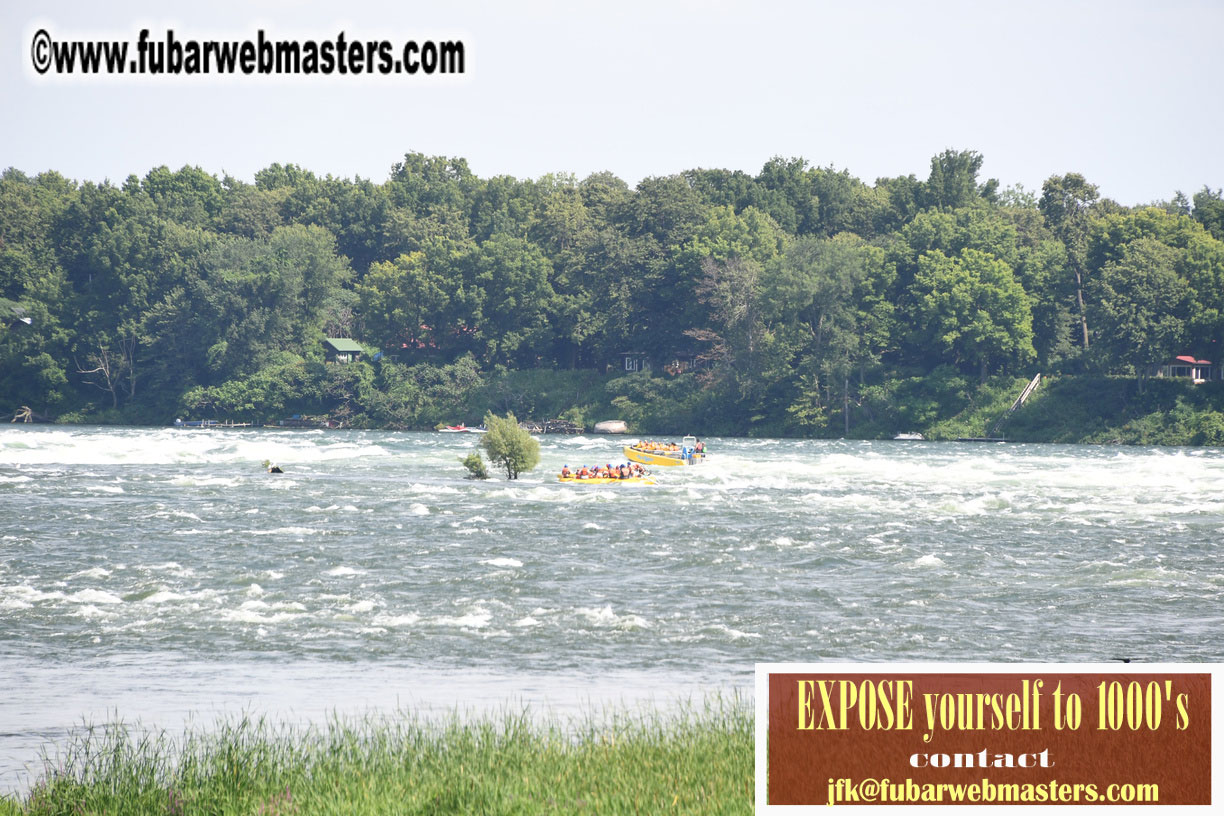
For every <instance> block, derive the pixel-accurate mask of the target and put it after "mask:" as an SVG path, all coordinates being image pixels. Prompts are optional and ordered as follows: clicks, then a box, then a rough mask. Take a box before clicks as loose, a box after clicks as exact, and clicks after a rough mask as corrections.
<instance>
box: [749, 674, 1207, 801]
mask: <svg viewBox="0 0 1224 816" xmlns="http://www.w3.org/2000/svg"><path fill="white" fill-rule="evenodd" d="M767 690H768V709H767V716H768V722H767V736H766V738H767V749H766V768H767V781H766V795H767V799H768V804H769V805H826V804H838V805H842V804H851V805H852V804H863V805H876V804H889V805H896V804H920V805H921V804H926V805H930V804H970V805H982V804H1002V805H1015V804H1098V805H1099V804H1113V803H1117V804H1160V805H1208V804H1211V674H1210V673H1202V674H1199V673H1185V672H1169V673H1160V672H1154V673H1153V672H1146V671H1145V672H1126V671H1123V672H1118V673H1110V672H1101V673H1092V672H1090V673H1066V672H1060V671H1059V670H1058V669H1057V668H1055V670H1054V671H1051V672H1049V673H1045V672H1027V673H1007V674H1002V673H984V672H983V673H978V672H948V673H929V672H910V671H897V672H887V671H884V672H881V671H871V672H861V673H854V672H850V673H847V672H840V671H839V672H830V673H820V672H815V673H769V674H768V675H767Z"/></svg>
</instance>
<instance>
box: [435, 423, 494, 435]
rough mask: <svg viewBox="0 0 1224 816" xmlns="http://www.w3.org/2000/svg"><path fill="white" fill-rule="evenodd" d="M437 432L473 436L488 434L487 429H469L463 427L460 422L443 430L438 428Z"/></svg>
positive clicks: (465, 426)
mask: <svg viewBox="0 0 1224 816" xmlns="http://www.w3.org/2000/svg"><path fill="white" fill-rule="evenodd" d="M438 431H440V432H441V433H475V434H482V433H488V429H487V428H482V427H479V426H478V427H475V428H469V427H468V426H467V425H464V424H463V423H462V422H460V423H459V424H458V425H447V426H446V427H445V428H439V429H438Z"/></svg>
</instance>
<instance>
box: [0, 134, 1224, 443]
mask: <svg viewBox="0 0 1224 816" xmlns="http://www.w3.org/2000/svg"><path fill="white" fill-rule="evenodd" d="M981 165H982V157H981V155H979V154H977V153H975V152H972V151H953V150H948V151H945V152H944V153H942V154H940V155H938V156H935V157H933V158H932V160H931V165H930V170H929V173H928V174H927V176H926V178H925V179H920V178H918V177H917V176H914V175H910V176H906V177H902V178H884V179H877V180H876V181H875V183H874V184H867V183H865V182H863V181H862V180H860V179H858V178H855V177H854V176H852V175H851V174H850V173H849V172H848V171H845V170H840V171H839V170H835V169H833V168H831V167H830V168H822V167H813V166H810V165H809V163H808V162H806V161H804V160H803V159H783V158H775V159H773V160H771V161H769V162H768V163H767V164H766V165H765V166H764V167H763V168H762V169H761V171H760V173H758V174H757V175H755V176H753V175H749V174H747V173H743V172H739V171H727V170H707V169H696V170H689V171H686V172H683V173H680V174H677V175H673V176H667V177H656V178H648V179H645V180H644V181H642V182H641V183H640V184H638V185H637V187H636V188H630V187H629V186H628V185H627V184H625V182H623V181H622V180H620V179H619V178H617V177H615V176H614V175H612V174H609V173H599V174H595V175H592V176H589V177H588V178H586V179H583V180H581V181H579V180H577V179H576V178H574V177H572V176H566V175H549V176H545V177H543V178H540V179H537V180H520V179H515V178H511V177H507V176H498V177H494V178H489V179H481V178H478V177H477V176H476V175H474V174H473V173H472V171H471V170H470V169H469V167H468V165H467V163H466V161H464V160H463V159H456V158H444V157H431V156H424V155H421V154H415V153H413V154H409V155H407V156H405V157H404V160H403V161H402V162H400V163H398V164H396V165H395V166H394V167H393V168H392V169H391V172H390V174H389V177H388V178H387V180H386V181H385V182H383V183H381V184H376V183H373V182H371V181H367V180H363V179H351V180H350V179H339V178H333V177H331V176H326V177H319V176H316V175H315V174H314V173H311V172H310V171H308V170H305V169H303V168H300V167H297V166H294V165H284V166H282V165H273V166H271V167H269V168H267V169H265V170H262V171H260V172H259V173H257V174H256V176H255V179H254V183H253V184H247V183H244V182H242V181H239V180H237V179H234V178H230V177H228V176H226V177H224V178H220V179H219V178H217V177H215V176H213V175H210V174H208V173H205V172H203V171H201V170H199V169H198V168H192V167H184V168H183V169H181V170H178V171H171V170H169V169H167V168H165V167H159V168H156V169H154V170H152V171H150V172H149V173H148V174H147V175H146V176H144V177H143V178H138V177H136V176H131V177H129V178H128V179H127V180H125V181H124V182H123V184H122V185H119V186H116V185H113V184H110V183H102V184H96V183H92V182H85V183H76V182H73V181H70V180H68V179H65V178H63V177H62V176H60V175H59V174H57V173H55V172H46V173H42V174H40V175H38V176H35V177H30V176H27V175H25V174H23V173H22V172H20V171H18V170H15V169H9V170H7V171H6V172H5V173H4V174H3V176H2V177H0V410H4V411H9V412H11V411H15V410H16V409H17V408H19V407H20V406H22V405H28V406H32V407H33V408H34V410H36V411H38V412H40V413H43V414H48V415H59V416H67V417H72V418H102V419H111V420H128V421H137V420H143V421H157V422H162V421H166V419H167V418H168V417H172V416H173V415H175V414H181V413H197V414H201V415H208V414H228V415H242V416H249V417H251V418H260V419H270V418H273V417H274V416H275V415H276V414H277V413H278V412H287V411H293V410H301V409H302V408H303V407H306V408H309V407H312V406H313V407H317V408H319V409H320V410H325V411H329V412H336V411H339V412H342V413H343V412H348V413H349V414H350V415H352V416H357V417H361V418H362V419H363V421H367V422H377V423H383V424H389V425H397V426H404V427H411V426H425V425H428V424H432V423H433V422H435V421H440V420H444V419H447V418H449V417H450V416H453V414H454V412H455V411H456V410H457V408H458V407H460V406H466V407H467V408H468V409H470V410H474V411H475V414H474V416H477V417H478V416H480V415H482V414H483V408H486V407H494V408H497V409H499V410H510V409H513V410H519V411H524V410H527V411H530V410H532V408H533V406H532V405H530V404H523V400H524V397H523V395H522V394H515V393H511V392H512V391H513V390H514V388H515V387H526V386H522V385H519V386H512V385H511V384H512V383H515V382H518V383H523V382H530V378H526V379H524V376H525V375H522V373H523V372H529V371H540V370H552V371H572V372H586V373H587V374H589V373H590V372H599V373H603V372H606V371H609V370H615V369H619V367H620V365H621V357H620V355H621V354H623V353H627V352H634V353H638V354H641V355H644V356H645V358H646V359H648V360H649V361H650V362H651V364H652V366H651V369H652V371H653V372H654V376H651V375H649V374H638V375H633V376H624V375H623V372H620V374H621V376H617V377H615V378H610V377H607V376H605V377H604V378H603V379H602V380H595V381H592V380H590V379H589V377H588V378H586V379H583V378H582V377H578V379H577V380H573V381H574V382H578V381H581V382H583V383H587V384H588V385H589V383H590V382H596V385H595V386H594V387H593V390H594V391H600V393H598V394H594V393H590V392H588V393H585V394H575V395H571V397H570V398H569V400H568V403H566V401H565V400H562V401H561V402H559V403H557V404H570V405H576V406H580V405H584V404H589V405H607V406H610V407H615V408H616V410H618V411H619V412H621V413H622V414H624V415H626V417H627V418H630V419H637V420H644V419H646V418H648V417H652V416H653V417H656V418H657V417H658V416H659V415H661V414H662V413H665V412H668V411H670V412H672V413H673V414H674V415H675V416H680V417H684V418H686V419H688V420H691V421H695V422H701V421H702V420H703V418H704V419H705V420H709V421H712V419H713V418H715V417H716V418H717V419H718V422H719V423H721V424H719V425H718V427H717V428H714V429H713V430H719V431H723V432H738V433H747V432H753V431H756V432H765V431H768V432H773V433H790V434H814V435H819V434H836V433H842V432H845V431H846V430H848V429H849V427H850V424H851V422H852V420H853V421H854V422H856V423H857V422H870V421H871V420H873V418H875V417H874V416H873V413H874V414H879V413H880V412H885V413H886V412H888V411H889V410H893V411H894V413H896V412H897V411H896V408H897V403H898V401H901V402H904V401H905V400H906V399H907V398H906V396H905V394H906V389H907V388H911V390H912V385H911V386H907V385H906V384H907V383H911V384H912V383H913V382H921V383H925V386H924V387H925V388H927V390H928V391H930V390H931V389H934V390H936V391H937V390H938V389H939V388H940V387H942V386H941V385H940V384H941V383H947V382H952V381H955V382H957V383H964V382H967V381H983V382H984V381H985V380H986V379H987V378H988V377H991V376H995V375H1000V374H1010V375H1015V376H1028V375H1030V374H1031V373H1033V372H1036V371H1038V370H1040V371H1044V372H1047V373H1048V372H1059V371H1061V372H1073V373H1074V372H1099V373H1117V374H1129V375H1133V376H1137V377H1143V376H1145V375H1147V374H1148V372H1149V370H1150V367H1151V366H1152V365H1153V364H1156V363H1160V362H1163V361H1164V360H1165V359H1166V358H1168V357H1170V356H1173V355H1176V354H1181V353H1190V354H1195V355H1197V356H1199V357H1207V358H1208V359H1211V360H1213V361H1215V362H1219V361H1220V349H1221V346H1222V345H1224V343H1222V340H1224V198H1222V196H1221V192H1220V191H1218V190H1217V191H1212V190H1210V189H1207V188H1204V189H1203V190H1202V191H1200V192H1199V193H1197V194H1195V195H1194V196H1193V198H1192V199H1187V198H1186V197H1185V196H1184V195H1182V194H1180V193H1179V194H1177V195H1176V196H1175V197H1174V198H1173V199H1171V200H1169V201H1166V202H1158V203H1154V204H1152V205H1149V206H1136V207H1127V206H1122V205H1120V204H1118V203H1116V202H1114V201H1110V200H1108V199H1103V198H1101V197H1100V195H1099V193H1098V190H1097V188H1096V187H1095V186H1094V185H1093V184H1091V183H1090V182H1089V181H1088V180H1086V179H1085V178H1083V177H1082V176H1080V175H1078V174H1075V173H1068V174H1066V175H1055V176H1051V177H1050V178H1049V179H1048V180H1047V181H1046V182H1045V183H1044V185H1043V186H1042V189H1041V191H1040V192H1030V191H1027V190H1024V189H1022V188H1018V187H1013V188H1009V189H1001V188H1000V185H999V184H998V182H997V181H996V180H993V179H989V180H983V179H980V178H979V173H980V169H981ZM326 336H340V337H353V338H356V339H358V340H360V341H361V342H362V343H363V344H364V345H365V346H366V347H367V348H368V349H369V350H370V352H371V355H369V357H367V361H366V362H363V363H362V364H360V365H356V366H324V365H323V364H322V358H323V349H322V344H321V342H322V340H323V338H324V337H326ZM374 352H382V353H383V354H384V355H385V356H384V357H383V358H382V359H381V360H379V361H378V362H372V357H373V353H374ZM677 358H683V359H686V360H689V361H695V362H696V363H697V364H698V370H697V371H696V373H688V374H684V375H680V376H672V377H668V376H663V375H662V372H663V371H664V370H665V369H666V368H667V366H668V364H669V363H670V362H671V361H673V360H674V359H677ZM509 372H519V374H520V376H519V377H518V379H515V377H513V376H510V374H509ZM575 376H577V375H575ZM555 381H556V380H554V382H555ZM569 381H570V380H567V382H569ZM584 387H586V386H584ZM476 388H479V389H483V391H482V392H481V393H482V394H483V397H482V399H483V403H482V404H481V405H475V404H474V403H472V402H471V397H472V392H473V389H476ZM498 389H501V391H502V392H499V391H498ZM601 389H602V390H601ZM465 400H466V401H467V402H466V403H465ZM889 406H892V408H891V409H890V407H889ZM535 408H537V409H539V410H543V408H541V407H540V406H535ZM900 416H902V417H904V412H902V413H901V414H900Z"/></svg>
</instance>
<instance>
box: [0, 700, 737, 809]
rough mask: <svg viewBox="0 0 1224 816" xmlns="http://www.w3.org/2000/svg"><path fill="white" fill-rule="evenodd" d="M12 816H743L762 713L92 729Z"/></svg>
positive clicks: (715, 704) (74, 740)
mask: <svg viewBox="0 0 1224 816" xmlns="http://www.w3.org/2000/svg"><path fill="white" fill-rule="evenodd" d="M57 752H58V756H56V755H54V754H53V755H52V756H51V757H50V758H49V760H48V775H47V776H46V777H45V778H44V779H42V780H39V781H38V782H37V783H36V784H35V785H34V786H33V787H32V789H31V790H30V791H29V792H28V793H27V794H25V795H24V796H23V797H21V798H20V799H11V798H10V799H3V800H0V814H4V816H8V815H9V814H157V816H168V814H171V815H175V816H177V815H178V814H183V815H184V816H185V815H186V814H196V813H199V814H260V816H272V814H276V815H277V816H288V814H311V815H312V816H313V814H354V816H357V814H361V815H362V816H365V815H366V814H382V813H386V814H537V813H538V814H584V813H590V814H595V813H599V814H620V813H624V814H630V813H643V814H656V813H659V814H661V813H692V814H733V813H734V814H742V813H749V812H751V810H752V784H753V782H752V780H753V732H752V711H751V707H750V706H749V705H748V704H746V703H745V702H743V701H740V700H737V701H734V702H728V701H725V700H714V701H712V702H707V703H706V704H705V705H704V707H703V708H701V709H700V710H698V709H694V708H686V709H683V710H681V711H678V712H674V713H670V714H666V715H657V714H652V715H644V716H629V715H623V714H621V715H614V716H605V717H600V718H593V719H590V720H589V721H587V722H584V723H581V724H577V725H567V726H564V727H563V726H562V725H560V724H556V723H553V724H540V723H538V722H535V721H533V720H532V719H531V718H530V717H529V716H528V715H527V713H523V714H519V715H506V716H504V717H501V718H496V717H486V718H484V719H479V720H475V721H473V720H459V719H453V720H451V721H449V722H446V723H442V724H438V723H428V722H422V721H419V720H416V719H414V718H412V717H410V716H405V715H399V716H396V717H393V718H392V717H384V718H367V719H364V720H361V721H358V722H333V723H331V724H330V725H328V726H326V727H297V726H286V725H282V724H274V723H270V722H268V721H265V720H252V719H250V718H243V719H241V720H233V721H227V722H225V723H222V724H220V725H218V726H217V727H215V728H213V729H209V730H208V731H206V732H191V733H188V734H186V735H184V736H181V737H171V736H169V735H167V734H165V733H158V734H151V733H148V732H145V731H143V730H141V729H139V728H132V727H126V726H122V725H110V726H105V727H98V728H93V727H90V728H83V729H81V730H80V731H79V732H77V733H76V734H74V735H73V736H72V737H71V738H70V740H69V741H68V742H67V743H66V744H65V745H63V746H60V747H59V748H58V749H57Z"/></svg>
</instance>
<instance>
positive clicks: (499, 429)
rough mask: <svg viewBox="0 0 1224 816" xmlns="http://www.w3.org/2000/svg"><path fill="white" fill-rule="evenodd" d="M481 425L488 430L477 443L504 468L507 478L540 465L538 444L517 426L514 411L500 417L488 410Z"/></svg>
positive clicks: (515, 477) (512, 477) (493, 461)
mask: <svg viewBox="0 0 1224 816" xmlns="http://www.w3.org/2000/svg"><path fill="white" fill-rule="evenodd" d="M484 424H485V428H486V429H488V432H487V433H485V434H484V435H483V436H481V438H480V446H481V447H482V448H484V451H485V454H487V455H488V457H489V461H490V462H492V463H493V464H494V465H496V466H498V467H502V468H505V469H506V479H517V478H518V477H519V474H520V473H523V472H525V471H528V470H531V469H532V468H534V467H535V466H536V465H538V464H540V443H539V442H537V441H536V440H535V439H534V438H533V437H532V436H531V434H529V433H528V432H527V431H525V430H523V429H522V428H520V427H519V424H518V420H517V419H516V418H515V416H514V414H512V413H508V414H506V416H505V417H499V416H497V415H495V414H494V413H493V412H492V411H490V412H489V413H487V414H485V418H484Z"/></svg>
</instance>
